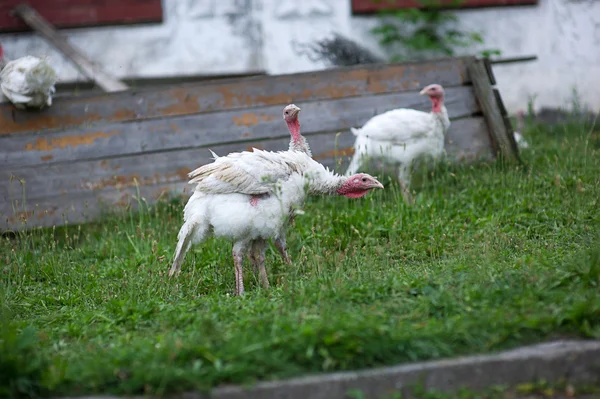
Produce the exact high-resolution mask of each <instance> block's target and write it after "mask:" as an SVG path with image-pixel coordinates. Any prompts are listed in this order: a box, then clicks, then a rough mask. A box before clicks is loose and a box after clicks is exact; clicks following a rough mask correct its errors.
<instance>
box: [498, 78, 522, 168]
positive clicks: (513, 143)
mask: <svg viewBox="0 0 600 399" xmlns="http://www.w3.org/2000/svg"><path fill="white" fill-rule="evenodd" d="M494 98H495V99H496V104H498V108H500V113H501V114H502V120H503V121H504V126H505V127H506V130H507V131H509V132H514V131H515V129H514V128H513V126H512V122H511V121H510V117H509V116H508V112H507V111H506V107H505V106H504V101H502V96H501V95H500V91H499V90H498V89H494ZM508 141H509V142H510V145H511V147H512V150H513V151H514V153H515V154H517V158H518V159H519V160H520V155H521V153H520V151H519V146H518V145H517V141H516V140H515V135H514V134H509V135H508Z"/></svg>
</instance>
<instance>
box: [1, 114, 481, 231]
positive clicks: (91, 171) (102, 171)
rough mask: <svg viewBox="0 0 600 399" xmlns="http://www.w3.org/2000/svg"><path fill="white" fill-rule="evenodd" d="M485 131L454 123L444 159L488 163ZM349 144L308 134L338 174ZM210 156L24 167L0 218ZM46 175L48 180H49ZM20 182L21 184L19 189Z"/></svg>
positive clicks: (177, 178) (162, 178)
mask: <svg viewBox="0 0 600 399" xmlns="http://www.w3.org/2000/svg"><path fill="white" fill-rule="evenodd" d="M486 129H487V128H486V125H485V121H484V120H483V118H482V117H478V118H467V119H461V120H457V121H453V122H452V126H451V128H450V130H449V131H448V136H447V138H446V151H447V153H448V156H449V157H450V158H451V159H452V160H461V161H469V160H477V159H490V158H491V157H492V153H491V150H490V143H489V138H488V136H487V134H486ZM354 140H355V137H354V136H353V135H352V134H351V133H350V132H348V131H346V132H344V133H340V134H335V133H323V134H318V135H314V136H312V137H311V141H310V144H311V145H312V147H313V152H314V158H315V159H316V160H318V161H319V162H322V163H323V164H324V165H326V166H329V167H331V168H333V169H335V170H337V171H338V172H343V171H344V170H345V169H346V167H347V164H348V159H349V158H350V157H351V156H352V154H353V152H354V149H353V147H352V145H353V144H354ZM288 142H289V139H288V138H285V139H277V140H269V141H264V142H260V143H249V145H248V146H247V147H245V148H240V146H239V145H236V144H229V145H221V146H217V147H214V148H213V150H214V151H215V152H216V153H217V154H218V155H224V154H227V153H229V152H231V151H239V150H243V149H246V150H249V149H250V148H251V147H256V148H260V149H265V150H280V149H282V148H286V147H287V144H288ZM210 157H211V155H210V153H209V151H208V150H207V149H200V150H182V151H177V152H174V153H154V154H143V155H137V156H132V157H126V158H116V159H110V160H103V161H91V162H79V163H77V164H63V165H55V166H52V167H48V168H44V169H42V168H25V169H23V170H21V171H19V172H17V173H15V176H14V177H15V178H13V179H10V178H9V180H12V183H11V184H10V186H9V187H8V189H9V191H8V192H7V195H8V197H9V198H10V201H5V202H4V203H5V204H7V205H6V206H5V207H4V208H0V214H2V213H3V215H2V216H1V218H2V219H6V218H7V217H13V216H15V215H14V213H13V212H12V209H13V206H14V207H15V208H17V209H18V208H19V204H20V202H21V201H22V200H23V198H25V199H26V202H27V204H28V207H27V208H26V209H27V210H29V209H35V206H36V205H38V209H41V212H42V214H43V213H44V212H45V211H46V210H50V211H51V210H55V209H62V210H64V209H66V208H65V206H66V207H68V206H70V205H69V204H71V203H80V202H82V201H84V200H85V201H89V200H90V198H92V197H93V196H95V195H101V196H104V197H105V196H106V195H105V194H104V193H107V192H108V193H111V192H113V191H115V190H117V191H118V190H124V189H133V188H135V187H136V186H138V187H155V186H157V185H159V186H160V185H165V184H177V183H185V182H186V181H187V173H188V172H189V171H190V170H191V169H192V168H196V167H198V166H200V165H203V164H206V163H209V162H211V158H210ZM148 165H152V168H148ZM48 176H53V178H52V179H49V178H48ZM6 178H7V177H6V176H5V175H3V176H2V177H0V179H2V180H3V179H6ZM21 181H24V182H25V186H24V187H23V185H22V184H21ZM40 193H43V195H41V194H40ZM9 204H10V205H9ZM21 209H22V208H21ZM61 212H62V211H61ZM59 214H60V213H59ZM42 219H43V218H42ZM42 219H39V220H40V221H41V220H42ZM15 220H16V219H15ZM35 220H38V219H35ZM50 220H54V219H50ZM46 225H48V226H49V225H51V224H46Z"/></svg>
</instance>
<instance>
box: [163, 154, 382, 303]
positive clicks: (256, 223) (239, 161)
mask: <svg viewBox="0 0 600 399" xmlns="http://www.w3.org/2000/svg"><path fill="white" fill-rule="evenodd" d="M189 176H190V178H191V180H190V183H191V184H193V183H196V184H197V186H196V188H195V190H194V193H193V194H192V196H191V197H190V199H189V201H188V203H187V204H186V206H185V209H184V224H183V226H182V227H181V230H180V231H179V235H178V243H177V247H176V249H175V256H174V260H173V265H172V267H171V270H170V271H169V276H173V275H174V274H175V273H178V272H179V271H180V269H181V264H182V262H183V259H184V256H185V253H186V252H187V251H188V250H189V248H190V246H191V245H192V243H199V242H201V241H203V240H204V239H205V238H206V237H207V236H208V235H209V234H213V235H215V236H216V237H225V238H228V239H230V240H232V241H233V243H234V244H233V261H234V266H235V294H236V295H241V294H243V293H244V281H243V269H242V263H243V257H244V254H245V253H246V252H247V251H250V253H249V255H250V258H251V260H252V262H253V264H254V266H255V267H256V268H257V269H258V270H259V273H260V279H261V283H262V285H263V287H265V288H267V287H268V286H269V282H268V278H267V273H266V270H265V266H264V254H265V246H266V242H267V240H268V239H271V238H274V239H277V238H278V237H279V236H280V234H281V232H282V231H283V230H284V227H285V224H286V223H287V221H288V218H289V216H290V214H291V213H292V212H293V210H294V209H295V208H296V207H298V206H301V205H302V204H303V203H304V200H305V197H306V195H316V194H331V195H335V194H337V195H343V196H346V197H348V198H360V197H362V196H364V195H365V194H367V192H368V191H369V190H371V189H374V188H383V185H382V184H381V183H380V182H379V181H377V179H375V178H374V177H372V176H370V175H367V174H362V173H361V174H356V175H353V176H349V177H348V176H340V175H336V174H334V173H333V172H331V171H330V170H328V169H326V168H325V167H324V166H323V165H321V164H320V163H318V162H316V161H314V160H313V159H312V158H311V157H310V156H308V155H307V154H306V153H305V152H301V151H280V152H271V151H262V150H257V149H253V152H248V151H244V152H238V153H231V154H229V155H227V156H223V157H218V158H217V159H215V161H214V162H213V163H210V164H207V165H204V166H201V167H200V168H198V169H196V170H194V171H193V172H191V173H190V174H189Z"/></svg>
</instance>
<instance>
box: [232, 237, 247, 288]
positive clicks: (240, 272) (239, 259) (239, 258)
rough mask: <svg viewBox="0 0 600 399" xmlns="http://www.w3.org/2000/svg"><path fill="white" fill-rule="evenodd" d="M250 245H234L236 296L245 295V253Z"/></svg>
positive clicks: (238, 243)
mask: <svg viewBox="0 0 600 399" xmlns="http://www.w3.org/2000/svg"><path fill="white" fill-rule="evenodd" d="M247 246H248V244H247V243H245V242H236V243H235V244H233V251H232V253H233V265H234V266H235V293H234V295H243V294H244V268H243V264H244V252H245V250H246V248H247Z"/></svg>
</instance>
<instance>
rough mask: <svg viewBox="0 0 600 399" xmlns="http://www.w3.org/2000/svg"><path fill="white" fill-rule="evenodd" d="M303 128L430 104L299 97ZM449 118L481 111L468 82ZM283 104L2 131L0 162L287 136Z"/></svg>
mask: <svg viewBox="0 0 600 399" xmlns="http://www.w3.org/2000/svg"><path fill="white" fill-rule="evenodd" d="M296 104H297V105H299V106H300V108H302V113H301V123H302V130H303V132H304V134H306V135H310V134H311V133H313V132H320V131H329V130H335V129H339V130H343V129H348V128H349V127H351V126H361V125H362V124H364V123H365V122H366V121H367V120H368V119H369V118H370V117H372V116H373V115H375V114H378V113H381V112H384V111H387V110H390V109H393V108H398V107H410V108H416V109H421V110H428V109H430V108H431V105H430V103H429V101H428V100H427V98H425V97H423V96H420V95H418V93H414V92H409V93H407V92H405V93H398V94H385V95H380V96H369V97H351V98H343V99H339V100H332V101H316V102H310V103H299V102H296ZM446 104H447V107H448V111H449V114H450V117H451V118H461V117H466V116H471V115H473V114H476V113H478V112H479V108H478V106H477V104H476V101H475V98H474V93H473V90H472V87H466V86H464V87H455V88H449V89H448V90H447V91H446ZM282 109H283V105H277V106H268V107H259V108H254V109H249V110H245V111H226V112H218V113H211V114H198V115H192V116H183V117H176V118H166V119H160V120H144V121H138V122H131V123H112V124H108V125H105V126H101V127H100V126H91V127H80V128H74V129H69V130H65V131H53V132H49V133H45V134H43V135H31V134H28V135H21V134H20V135H10V136H0V167H2V168H3V169H7V168H12V169H14V168H20V167H24V166H32V165H39V164H43V165H51V164H53V163H56V162H70V161H76V160H84V159H86V160H89V159H101V158H106V157H114V156H124V155H128V154H136V153H140V152H149V151H165V150H177V149H184V148H199V147H204V146H212V145H217V144H223V143H232V142H240V141H250V140H261V139H269V138H278V137H288V135H289V133H288V132H287V129H286V127H285V124H284V123H283V121H282V119H281V112H282Z"/></svg>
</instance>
